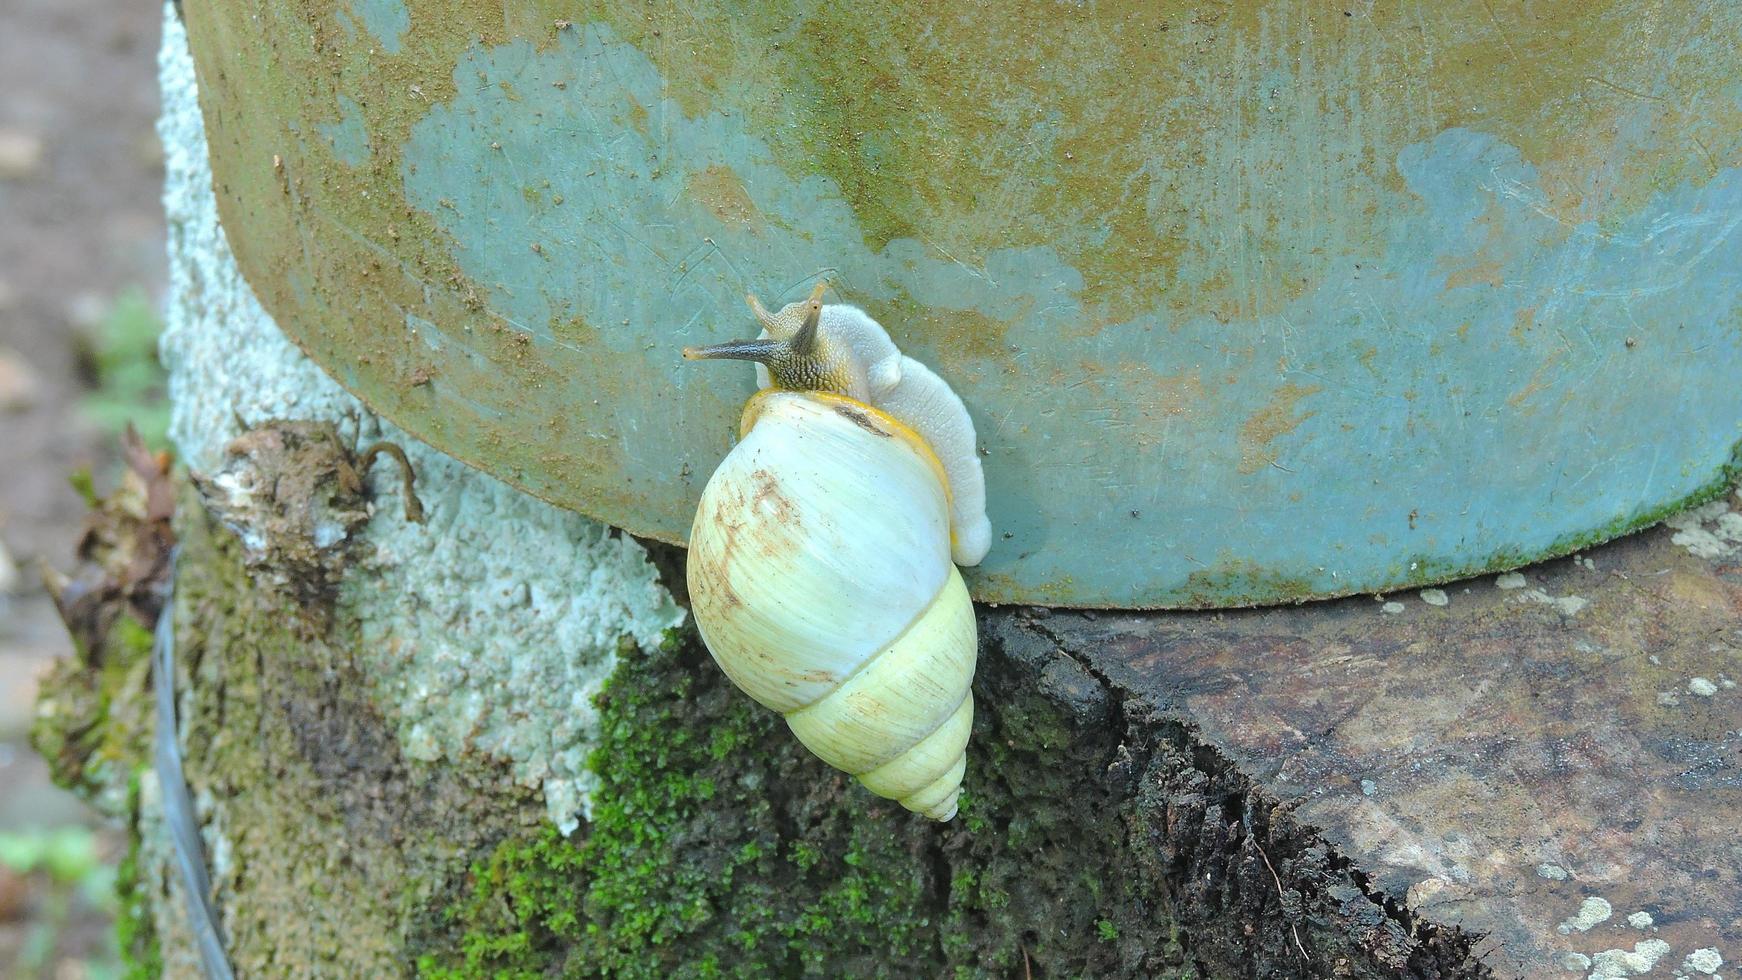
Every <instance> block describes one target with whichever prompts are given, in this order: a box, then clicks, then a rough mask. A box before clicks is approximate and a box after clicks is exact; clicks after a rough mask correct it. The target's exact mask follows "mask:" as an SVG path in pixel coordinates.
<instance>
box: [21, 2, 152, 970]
mask: <svg viewBox="0 0 1742 980" xmlns="http://www.w3.org/2000/svg"><path fill="white" fill-rule="evenodd" d="M161 16H162V8H161V7H160V6H158V5H156V4H152V3H148V2H147V3H116V2H114V0H4V2H0V449H3V450H4V459H0V976H3V977H19V978H29V977H54V978H76V977H111V976H119V975H120V972H121V971H120V967H119V961H118V958H117V954H116V949H117V946H116V940H115V935H114V930H115V916H114V909H113V903H114V899H113V887H112V883H113V880H114V875H115V869H116V865H117V864H118V862H119V861H120V859H121V858H122V857H123V851H124V849H125V842H124V841H125V839H124V835H123V834H122V833H121V832H120V830H119V829H118V828H114V827H109V826H106V825H105V824H104V822H103V821H102V820H101V819H99V818H98V817H96V816H95V815H94V814H93V813H92V812H91V811H90V810H88V809H87V808H86V807H85V806H84V805H83V804H81V803H80V802H79V801H78V800H77V799H75V798H74V797H72V796H71V795H69V794H67V793H65V792H64V791H62V790H60V789H58V788H56V787H55V786H54V785H53V784H52V783H51V782H50V780H49V778H48V772H47V769H46V767H45V765H44V763H43V762H42V760H41V759H40V758H39V757H37V755H36V754H35V753H34V752H33V751H32V750H31V748H30V744H29V729H30V722H31V718H32V715H33V711H34V709H33V701H34V699H35V692H36V678H37V676H38V674H40V673H41V671H42V670H43V668H44V667H46V666H47V665H48V663H49V662H50V661H51V660H52V659H53V658H55V657H60V656H64V655H67V654H68V653H70V652H71V641H70V640H69V639H68V637H67V633H66V631H65V630H64V629H63V628H62V627H61V624H60V620H59V618H58V616H57V615H56V613H55V609H54V604H53V602H52V601H50V599H49V597H48V595H47V593H46V592H45V591H44V589H43V586H42V576H41V571H40V564H39V563H43V562H46V563H48V564H50V565H53V566H55V567H58V568H62V569H66V568H68V567H70V566H71V564H72V552H73V547H74V543H75V540H76V538H77V536H78V533H79V529H80V525H81V521H82V519H83V517H84V514H85V511H86V509H87V502H86V501H87V498H88V496H89V494H90V493H91V492H92V491H93V487H94V488H95V490H96V491H98V492H101V491H105V490H106V489H107V488H108V487H110V486H112V485H113V483H114V480H115V478H116V475H117V468H118V463H117V459H118V453H117V441H118V434H119V431H120V429H121V427H122V425H123V424H124V423H125V421H126V420H127V419H129V418H132V419H134V420H135V421H136V422H137V424H138V425H139V427H140V430H141V432H142V433H143V435H144V437H145V439H146V441H147V444H148V445H151V446H153V447H156V448H161V447H162V446H163V444H164V443H163V429H164V425H165V422H166V421H167V415H166V411H167V409H166V406H165V402H164V397H163V390H162V381H161V378H162V375H161V372H160V371H159V369H158V365H157V362H156V335H157V331H158V328H159V321H158V316H157V310H158V303H159V301H160V298H161V296H162V293H163V287H164V256H163V248H164V230H163V213H162V208H161V207H160V205H159V202H158V193H159V187H160V184H161V179H162V164H161V161H162V153H161V151H160V149H159V146H158V143H157V136H156V133H155V131H154V129H153V126H154V124H155V121H156V116H157V105H158V100H157V83H156V68H155V65H156V58H157V41H158V35H159V33H160V25H159V20H160V18H161Z"/></svg>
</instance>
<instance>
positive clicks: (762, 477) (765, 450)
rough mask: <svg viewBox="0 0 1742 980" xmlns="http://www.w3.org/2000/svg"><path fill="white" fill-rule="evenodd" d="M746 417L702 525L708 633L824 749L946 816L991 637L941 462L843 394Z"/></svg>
mask: <svg viewBox="0 0 1742 980" xmlns="http://www.w3.org/2000/svg"><path fill="white" fill-rule="evenodd" d="M940 384H941V382H940ZM945 390H946V391H947V389H945ZM957 407H958V409H959V402H958V403H957ZM963 417H964V418H965V413H963ZM741 429H742V440H741V441H740V442H739V444H738V445H737V446H736V447H735V448H734V449H733V450H732V451H731V453H729V454H728V455H727V457H726V459H725V461H724V462H722V463H721V464H720V467H719V469H718V470H716V471H715V473H714V475H713V477H712V478H711V479H710V480H709V481H708V485H707V487H706V489H705V490H703V492H702V499H701V504H700V506H699V507H698V509H697V512H696V519H695V524H694V526H693V528H692V529H691V532H690V553H689V563H688V569H687V574H688V579H689V587H690V599H691V607H692V610H693V612H694V614H695V619H696V624H697V626H698V628H699V629H700V631H701V634H702V638H703V640H704V641H705V642H706V644H707V647H708V649H709V651H710V652H711V653H712V654H713V656H714V659H715V661H717V662H718V663H719V665H720V667H721V668H722V669H723V670H725V672H726V674H727V676H728V677H730V678H731V679H732V681H733V683H735V684H737V685H738V687H739V688H741V689H743V690H744V691H745V692H746V693H748V694H749V695H750V696H751V697H752V698H755V699H756V700H757V701H758V702H760V703H762V704H764V705H767V706H768V707H770V708H773V709H775V710H776V711H779V712H780V713H781V714H782V715H784V716H785V717H786V721H787V724H788V725H789V726H790V727H791V729H792V731H793V733H794V734H796V735H797V736H798V737H799V740H800V741H802V742H803V743H804V744H805V746H807V747H808V748H809V749H810V750H811V751H812V752H814V753H816V755H817V756H819V757H820V758H822V759H823V761H825V762H827V763H829V764H830V765H832V766H835V767H836V768H839V769H842V770H844V771H846V772H849V773H851V774H853V775H854V776H856V777H857V778H858V779H859V781H860V782H861V783H863V784H864V785H865V786H866V788H868V789H870V790H871V791H872V792H873V793H876V794H877V795H879V796H884V797H888V798H890V799H894V800H898V801H900V803H901V805H903V806H905V807H907V808H908V809H910V810H913V811H916V812H918V813H922V814H924V815H926V816H928V817H931V818H933V819H936V820H949V819H950V818H951V817H953V816H954V815H955V812H956V802H957V797H958V796H959V795H960V793H961V783H962V776H963V773H964V771H965V769H966V766H967V757H966V754H965V750H966V746H967V742H968V733H969V729H970V728H971V727H972V725H973V715H974V701H973V696H972V694H971V693H970V692H969V683H970V681H971V680H972V679H973V675H974V659H975V653H976V638H975V623H974V611H973V604H972V602H971V601H970V599H969V597H968V591H967V588H966V586H965V585H964V584H963V582H962V576H961V573H960V572H959V571H957V569H956V566H955V563H954V562H953V561H952V560H951V551H952V519H951V513H952V500H951V493H950V482H949V478H948V476H947V475H946V470H945V467H944V465H943V464H942V463H941V462H940V461H939V458H938V455H937V454H936V453H935V452H934V451H933V449H932V447H931V446H930V445H929V444H928V443H927V441H926V440H925V439H923V438H922V437H921V436H920V435H919V434H918V433H916V432H915V431H914V430H913V429H912V428H910V427H909V426H907V425H905V424H903V423H902V422H900V421H897V420H896V418H895V417H893V416H891V415H889V414H887V413H885V412H883V411H881V410H879V409H877V408H873V407H871V406H870V405H867V404H865V403H863V402H860V401H858V400H855V399H853V398H848V397H845V396H841V395H835V394H827V393H820V392H793V391H780V390H774V389H770V390H765V391H763V392H761V393H759V394H758V395H756V396H755V397H753V398H752V399H751V400H750V402H749V403H748V404H747V405H746V406H745V409H744V415H743V419H742V424H741ZM970 439H971V429H970ZM976 465H977V464H976ZM976 476H977V471H976ZM976 489H978V488H976ZM982 520H983V518H982ZM980 550H981V552H982V553H983V551H984V549H980Z"/></svg>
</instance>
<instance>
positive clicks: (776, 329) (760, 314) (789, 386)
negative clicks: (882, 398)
mask: <svg viewBox="0 0 1742 980" xmlns="http://www.w3.org/2000/svg"><path fill="white" fill-rule="evenodd" d="M824 288H825V285H824V284H823V283H820V282H819V283H817V285H816V288H815V289H813V290H811V294H810V298H809V299H807V300H806V301H805V303H804V307H803V309H804V318H803V319H802V320H801V321H800V322H799V325H798V328H797V329H796V330H792V332H791V334H790V335H789V336H785V337H783V336H781V334H782V333H783V332H785V331H787V330H790V329H791V328H790V327H788V326H787V325H786V324H785V323H782V320H781V317H778V316H775V315H774V314H771V313H769V312H768V311H767V310H766V309H764V308H763V306H762V303H761V302H760V301H759V300H757V299H756V297H754V296H751V297H749V301H750V309H751V311H752V312H754V313H755V314H756V319H757V320H758V321H760V322H761V323H762V327H763V331H764V332H765V333H767V334H768V336H767V337H765V338H758V339H756V340H728V341H726V342H725V343H723V344H711V345H709V346H706V347H685V348H684V349H683V356H684V359H685V360H690V361H754V362H756V363H758V364H761V365H762V366H764V367H766V368H767V369H768V373H769V376H770V377H771V378H772V379H773V381H774V385H775V387H777V388H783V389H786V390H788V391H829V392H834V393H836V394H843V395H844V394H850V393H852V388H853V375H852V371H851V369H850V367H849V366H848V363H847V356H848V355H849V354H850V353H851V352H850V351H842V350H838V349H837V348H838V347H839V346H840V345H838V344H830V343H828V342H826V341H825V340H824V338H823V337H822V335H821V334H820V333H819V331H818V325H819V324H820V323H821V321H822V315H823V290H824ZM789 309H790V307H789ZM788 322H790V321H788Z"/></svg>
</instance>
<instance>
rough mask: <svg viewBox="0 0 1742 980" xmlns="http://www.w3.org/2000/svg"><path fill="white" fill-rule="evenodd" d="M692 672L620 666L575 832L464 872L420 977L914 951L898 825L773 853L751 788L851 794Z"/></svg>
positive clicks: (777, 961) (905, 831) (903, 832)
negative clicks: (812, 787) (453, 947)
mask: <svg viewBox="0 0 1742 980" xmlns="http://www.w3.org/2000/svg"><path fill="white" fill-rule="evenodd" d="M708 666H709V665H708V664H706V663H705V662H704V661H702V659H701V658H700V657H699V656H697V654H696V652H695V651H694V650H692V649H689V648H681V649H680V650H675V651H674V650H662V651H659V652H655V653H651V654H645V653H640V652H636V651H633V650H629V651H625V653H624V662H623V665H622V667H621V668H620V669H619V671H618V673H617V674H616V675H615V676H614V677H613V678H612V680H611V682H610V683H609V684H608V685H607V687H606V689H605V690H604V692H603V693H602V694H601V695H600V697H599V700H598V706H599V710H600V721H601V733H602V737H603V741H602V743H601V745H600V747H599V749H598V750H597V751H596V752H595V753H594V755H593V758H592V761H591V765H592V768H593V770H594V771H595V772H596V773H597V774H598V776H599V779H600V788H599V791H598V792H597V794H596V795H595V797H594V810H593V814H592V821H591V823H590V825H589V826H588V827H587V829H586V831H585V832H584V834H583V835H579V836H577V837H576V838H574V839H568V838H564V837H563V836H562V835H561V834H559V833H558V832H557V831H556V830H554V829H552V828H545V829H542V830H540V831H537V832H533V833H529V834H527V835H523V836H520V837H517V838H514V839H510V840H507V841H505V842H503V843H502V844H501V845H500V846H499V847H497V848H496V850H495V852H494V853H493V854H492V855H490V857H489V858H488V859H486V860H483V861H479V862H477V863H475V864H474V865H473V866H472V868H471V871H470V876H469V882H468V887H467V889H466V892H467V894H466V897H465V899H464V900H463V901H462V902H461V903H460V904H459V905H458V906H456V907H455V908H454V909H453V910H452V912H451V913H450V916H451V918H452V919H454V920H456V921H457V922H459V923H462V924H463V925H464V927H465V931H464V938H463V940H462V942H461V948H460V950H458V951H457V954H440V953H437V954H431V955H426V956H424V957H422V958H421V959H420V960H419V963H418V966H419V971H420V973H422V974H423V975H425V976H429V977H444V978H448V977H484V976H491V977H504V976H506V977H521V976H526V977H531V976H543V975H547V974H548V973H549V972H550V971H551V970H552V969H553V964H554V965H555V966H554V969H556V971H557V972H559V973H561V974H563V975H565V976H595V975H602V976H624V977H637V976H664V975H670V974H672V973H674V972H675V973H676V974H677V975H680V976H765V975H770V974H792V973H795V972H797V973H814V972H828V971H831V970H832V969H833V968H834V967H835V966H836V965H838V964H840V963H842V962H845V961H848V960H853V959H854V958H856V957H857V956H858V955H861V951H865V950H879V951H880V952H879V956H878V961H879V962H880V963H893V962H898V961H904V960H909V959H911V958H912V957H914V956H916V955H917V956H921V957H924V956H926V955H929V954H931V952H932V950H931V949H930V948H929V946H930V942H929V934H928V932H929V931H928V928H927V919H926V909H925V903H926V898H927V896H926V894H925V886H924V876H923V875H916V874H915V873H914V861H913V853H912V851H911V850H910V849H909V848H907V847H905V846H904V838H908V837H910V836H911V835H912V834H913V833H914V832H916V831H918V830H920V828H919V827H918V826H917V823H916V820H915V819H914V818H909V817H907V816H906V815H905V814H901V813H899V812H897V811H894V810H893V809H891V808H890V807H884V806H878V807H875V808H873V812H872V813H870V814H868V815H864V817H865V818H864V819H862V820H860V821H857V822H854V823H852V824H851V825H850V826H849V827H848V828H847V831H846V833H845V835H844V839H843V838H841V837H837V836H835V835H834V834H827V835H826V837H825V835H824V834H818V835H817V836H816V837H814V838H813V837H811V836H807V835H805V833H804V832H803V831H799V832H798V834H799V835H798V836H796V837H791V838H787V837H786V835H785V834H783V833H782V830H781V826H780V824H781V823H783V822H784V819H783V817H782V816H781V815H777V814H776V813H775V812H774V810H773V807H772V805H771V797H772V795H773V793H772V792H771V790H772V789H775V788H774V787H769V786H767V785H766V784H765V780H773V779H777V778H781V779H789V780H792V781H793V782H791V783H788V784H785V785H782V786H780V787H778V790H779V791H780V792H790V791H792V790H794V789H795V788H799V789H802V787H803V786H804V785H805V783H804V781H805V780H813V781H820V782H822V783H824V784H826V785H828V786H829V787H830V788H831V789H833V790H835V791H837V792H840V791H845V792H849V793H851V795H852V797H853V798H854V799H853V802H854V804H855V805H857V806H863V805H864V804H865V803H866V801H867V800H869V797H866V796H865V795H864V794H863V793H862V792H860V791H857V790H848V789H847V787H846V786H845V785H842V780H841V778H840V777H838V776H836V775H835V774H833V773H832V772H830V771H828V770H826V769H824V768H823V767H822V766H821V765H820V763H815V762H814V760H809V759H808V758H806V757H803V756H801V755H799V754H798V752H797V751H796V750H795V749H794V748H793V746H792V745H791V744H790V743H791V739H790V736H789V735H787V733H786V732H785V730H784V728H783V727H782V726H780V725H779V724H778V720H777V719H776V718H775V717H774V716H773V715H771V714H769V713H768V712H766V711H764V710H762V709H760V708H758V707H757V706H756V705H754V704H753V703H751V702H750V701H749V700H748V699H746V698H743V697H742V696H740V695H737V694H736V693H735V692H731V691H729V690H723V689H722V687H723V685H721V684H720V683H718V682H717V681H716V680H715V679H714V678H712V676H711V675H705V676H707V677H708V680H707V682H702V681H699V680H698V676H699V674H700V671H701V670H705V669H707V668H708ZM758 762H761V763H764V764H757V763H758ZM770 763H771V764H770ZM782 772H784V773H785V774H786V775H784V776H782V775H779V774H780V773H782ZM830 829H833V828H830ZM703 951H705V955H698V954H699V953H702V952H703ZM867 968H868V969H869V970H870V971H871V972H872V973H876V972H879V971H886V970H888V969H889V968H888V967H885V966H881V965H878V963H877V962H868V963H867Z"/></svg>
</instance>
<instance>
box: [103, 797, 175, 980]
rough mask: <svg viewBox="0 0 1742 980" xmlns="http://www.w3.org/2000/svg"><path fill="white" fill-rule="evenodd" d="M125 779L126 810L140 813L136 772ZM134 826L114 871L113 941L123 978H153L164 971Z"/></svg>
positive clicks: (140, 979)
mask: <svg viewBox="0 0 1742 980" xmlns="http://www.w3.org/2000/svg"><path fill="white" fill-rule="evenodd" d="M142 771H143V770H135V771H134V773H133V778H132V779H131V780H130V781H129V782H128V789H127V807H128V812H129V813H131V814H134V815H135V819H136V817H137V814H138V813H139V773H140V772H142ZM140 844H141V841H140V837H139V830H138V827H137V826H134V827H132V828H131V829H130V831H129V833H128V834H127V856H126V857H124V858H122V859H121V865H120V867H119V868H117V869H116V871H115V941H116V946H117V947H118V948H119V949H120V951H121V959H122V963H123V965H124V967H125V971H126V972H125V974H124V976H125V978H126V980H152V978H155V977H160V976H162V975H163V950H162V948H161V946H160V945H159V943H158V938H157V927H156V925H155V924H154V922H153V919H152V916H151V904H150V901H151V896H150V894H149V889H148V887H147V885H146V882H145V877H144V874H143V869H141V868H140V866H139V862H140V853H139V850H140Z"/></svg>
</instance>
